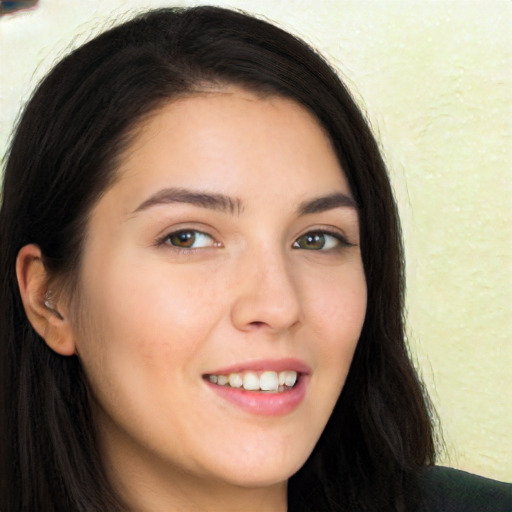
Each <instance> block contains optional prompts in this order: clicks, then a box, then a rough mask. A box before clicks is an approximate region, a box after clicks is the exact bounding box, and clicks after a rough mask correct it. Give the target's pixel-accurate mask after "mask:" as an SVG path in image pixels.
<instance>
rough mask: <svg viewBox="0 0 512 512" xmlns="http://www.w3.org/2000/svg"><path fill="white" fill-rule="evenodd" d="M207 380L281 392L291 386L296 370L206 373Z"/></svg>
mask: <svg viewBox="0 0 512 512" xmlns="http://www.w3.org/2000/svg"><path fill="white" fill-rule="evenodd" d="M208 380H209V381H210V382H212V383H213V384H217V385H219V386H226V385H229V386H230V387H232V388H242V387H243V388H244V389H245V390H247V391H267V392H273V393H276V392H281V391H285V390H286V389H287V388H292V387H293V386H295V384H296V382H297V372H296V371H293V370H288V371H282V372H279V373H278V372H274V371H264V372H262V373H260V374H258V373H257V372H249V371H247V372H243V373H230V374H229V375H213V374H212V375H208Z"/></svg>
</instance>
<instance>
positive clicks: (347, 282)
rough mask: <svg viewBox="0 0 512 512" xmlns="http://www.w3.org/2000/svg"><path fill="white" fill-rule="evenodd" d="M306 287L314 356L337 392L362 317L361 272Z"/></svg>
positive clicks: (364, 297) (363, 284) (363, 286)
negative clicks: (335, 386) (314, 344)
mask: <svg viewBox="0 0 512 512" xmlns="http://www.w3.org/2000/svg"><path fill="white" fill-rule="evenodd" d="M318 284H319V283H317V287H316V288H313V287H308V289H309V290H310V292H309V294H308V295H307V297H306V298H305V301H306V302H307V303H308V304H309V307H307V308H306V311H308V312H309V319H310V326H311V329H312V330H313V331H314V338H315V339H317V340H318V344H317V346H315V347H314V349H315V354H314V356H315V357H316V358H317V359H318V363H319V364H320V365H321V366H322V367H323V368H324V370H325V371H327V372H328V374H329V379H332V380H331V382H333V383H334V382H336V383H337V388H338V389H339V390H341V387H342V386H343V384H344V381H345V378H346V375H347V373H348V370H349V368H350V364H351V362H352V357H353V354H354V351H355V348H356V345H357V342H358V340H359V336H360V334H361V329H362V326H363V323H364V319H365V315H366V301H367V291H366V281H365V278H364V273H363V271H362V269H357V271H354V272H344V273H343V275H340V276H339V279H327V280H325V281H323V283H322V284H323V286H318Z"/></svg>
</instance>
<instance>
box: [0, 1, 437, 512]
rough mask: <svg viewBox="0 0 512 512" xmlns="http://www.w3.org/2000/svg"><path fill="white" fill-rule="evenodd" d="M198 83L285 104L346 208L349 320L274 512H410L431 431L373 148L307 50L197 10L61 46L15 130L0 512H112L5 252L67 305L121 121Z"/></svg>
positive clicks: (111, 499)
mask: <svg viewBox="0 0 512 512" xmlns="http://www.w3.org/2000/svg"><path fill="white" fill-rule="evenodd" d="M209 84H210V85H224V84H232V85H238V86H241V87H244V88H246V89H248V90H250V91H253V92H256V93H258V94H264V95H278V96H282V97H286V98H291V99H292V100H294V101H296V102H298V103H299V104H301V105H302V106H304V107H305V108H306V109H308V110H309V111H310V112H312V114H313V115H314V116H315V117H316V118H317V120H318V121H319V123H320V124H321V125H322V126H323V127H324V129H325V130H326V132H327V134H328V135H329V137H330V139H331V141H332V144H333V147H334V149H335V152H336V154H337V157H338V159H339V162H340V165H341V168H342V169H343V171H344V173H345V175H346V177H347V180H348V182H349V185H350V188H351V191H352V194H353V197H354V199H355V200H356V202H357V204H358V208H359V217H360V231H361V233H360V235H361V252H362V259H363V264H364V271H365V276H366V282H367V288H368V292H367V293H368V302H367V311H366V317H365V321H364V325H363V329H362V333H361V336H360V340H359V342H358V345H357V349H356V352H355V355H354V359H353V362H352V365H351V369H350V372H349V375H348V377H347V380H346V383H345V386H344V388H343V391H342V393H341V396H340V397H339V400H338V402H337V404H336V406H335V408H334V411H333V413H332V416H331V417H330V419H329V422H328V424H327V426H326V428H325V431H324V432H323V434H322V436H321V438H320V440H319V442H318V443H317V445H316V447H315V449H314V451H313V453H312V454H311V456H310V457H309V459H308V460H307V462H306V463H305V465H304V466H303V467H302V468H301V469H300V470H299V471H298V472H297V473H296V474H295V475H293V476H292V477H291V478H290V481H289V485H288V503H289V510H290V512H299V511H319V512H329V511H331V512H334V511H350V512H357V511H375V512H376V511H379V512H382V511H383V510H397V511H398V510H400V511H413V510H416V507H417V500H418V486H417V476H418V472H419V471H420V470H421V468H422V467H424V466H425V465H428V464H432V463H433V462H434V458H435V436H434V430H433V422H432V412H431V408H430V405H429V401H428V397H427V395H426V393H425V391H424V389H423V386H422V384H421V381H420V379H419V378H418V376H417V373H416V371H415V369H414V366H413V364H412V363H411V359H410V355H409V353H408V349H407V344H406V336H405V328H404V262H403V249H402V241H401V231H400V224H399V219H398V214H397V208H396V204H395V201H394V198H393V193H392V189H391V186H390V182H389V177H388V174H387V171H386V167H385V165H384V162H383V159H382V157H381V154H380V151H379V148H378V145H377V143H376V141H375V138H374V136H373V135H372V133H371V130H370V128H369V125H368V123H367V121H366V120H365V118H364V116H363V115H362V113H361V110H360V109H359V108H358V106H357V105H356V103H355V101H354V100H353V99H352V97H351V95H350V93H349V92H348V90H347V88H346V86H345V85H344V84H343V83H342V81H341V80H340V78H339V76H338V75H337V74H336V72H335V71H334V70H333V69H332V68H331V66H329V64H327V63H326V61H325V60H324V59H323V58H322V57H321V56H320V55H319V54H318V53H316V52H315V51H314V50H313V49H312V48H311V47H309V46H308V45H307V44H306V43H304V42H303V41H302V40H300V39H298V38H297V37H295V36H293V35H291V34H289V33H287V32H286V31H284V30H282V29H280V28H278V27H276V26H274V25H273V24H270V23H268V22H267V21H264V20H262V19H258V18H255V17H252V16H249V15H246V14H244V13H241V12H237V11H232V10H227V9H222V8H215V7H206V6H203V7H195V8H188V9H186V8H165V9H158V10H152V11H149V12H147V13H143V14H141V15H138V16H137V17H135V18H133V19H131V20H129V21H127V22H125V23H123V24H121V25H118V26H116V27H114V28H111V29H109V30H108V31H106V32H103V33H102V34H100V35H99V36H97V37H95V38H94V39H92V40H91V41H89V42H88V43H86V44H84V45H83V46H81V47H79V48H78V49H76V50H74V51H72V52H71V53H70V54H69V55H67V56H66V57H65V58H64V59H63V60H61V61H60V62H59V63H58V64H57V65H56V66H55V67H54V68H53V69H52V70H51V72H50V73H49V74H48V75H47V76H46V78H45V79H44V80H43V81H42V82H41V83H40V85H39V86H38V87H37V89H36V91H35V92H34V94H33V96H32V98H31V100H30V101H29V102H28V104H27V105H26V107H25V110H24V112H23V114H22V116H21V117H20V120H19V122H18V123H17V127H16V129H15V132H14V135H13V138H12V142H11V145H10V148H9V150H8V154H7V158H6V166H5V173H4V181H3V190H2V196H1V209H0V269H1V274H0V364H1V368H0V422H1V423H0V426H1V431H0V464H1V466H0V510H1V511H2V512H19V511H31V512H33V511H35V510H37V511H41V512H45V511H72V512H74V511H77V512H78V511H80V512H91V511H109V512H110V511H116V510H124V509H125V508H126V507H125V505H123V504H122V503H121V501H120V500H119V498H118V497H117V496H116V493H115V491H114V490H113V488H112V486H111V485H110V484H109V482H108V479H107V478H106V475H105V472H104V469H103V466H102V457H101V453H99V451H98V448H97V445H96V440H95V434H94V425H93V424H92V421H91V415H90V410H89V404H88V391H87V381H86V378H85V376H84V372H83V369H82V367H81V365H80V362H79V360H78V359H77V357H76V356H69V357H64V356H61V355H58V354H56V353H55V352H53V351H52V350H51V349H50V348H48V346H47V345H46V343H45V342H44V340H43V339H42V338H41V337H40V336H39V335H38V334H37V333H36V332H35V330H34V329H33V328H32V326H31V325H30V323H29V322H28V320H27V317H26V315H25V312H24V309H23V305H22V302H21V298H20V293H19V289H18V284H17V280H16V274H15V262H16V257H17V254H18V252H19V250H20V249H21V247H23V246H24V245H26V244H29V243H34V244H37V245H38V246H39V247H40V249H41V251H42V254H43V260H44V264H45V266H46V268H47V270H48V272H49V274H50V275H51V276H53V277H55V278H58V279H60V280H61V282H63V283H67V285H68V286H70V287H71V289H73V290H74V293H78V294H79V293H80V287H79V286H78V273H79V268H80V256H81V253H82V247H83V244H84V243H86V240H85V239H84V234H85V232H86V226H87V219H88V213H89V212H90V210H91V208H92V207H93V205H94V204H95V202H96V201H98V199H99V198H100V197H101V195H102V193H103V192H104V191H105V190H106V189H107V188H108V187H109V186H111V184H112V183H114V182H115V179H116V169H117V164H118V161H119V157H120V155H121V154H122V153H123V151H124V150H125V148H126V147H127V146H128V145H129V143H130V141H131V140H132V138H133V134H134V132H135V128H136V127H137V126H139V125H140V123H141V121H142V120H143V119H144V118H145V117H146V116H148V115H149V114H151V113H152V112H154V111H155V110H156V109H158V108H159V107H160V106H162V105H163V104H164V103H166V102H169V101H172V100H173V99H175V98H177V97H179V96H183V95H190V94H194V93H195V92H197V91H198V90H200V89H201V88H202V87H204V86H205V85H209ZM177 136H179V134H177ZM325 321H326V322H328V321H329V319H328V318H326V319H325Z"/></svg>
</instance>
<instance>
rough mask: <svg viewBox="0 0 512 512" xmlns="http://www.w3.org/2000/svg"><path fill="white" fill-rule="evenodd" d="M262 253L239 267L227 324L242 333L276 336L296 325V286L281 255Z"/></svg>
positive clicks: (299, 311) (299, 306) (246, 260)
mask: <svg viewBox="0 0 512 512" xmlns="http://www.w3.org/2000/svg"><path fill="white" fill-rule="evenodd" d="M262 252H264V251H261V252H260V251H258V253H257V254H255V253H252V254H251V255H250V256H248V257H247V258H244V262H243V263H241V264H240V269H239V271H238V276H237V283H236V284H235V287H234V288H235V291H236V293H235V296H234V301H233V304H232V309H231V320H232V323H233V325H234V326H235V327H236V328H237V329H239V330H242V331H253V330H267V331H269V332H273V333H278V332H282V331H285V330H287V329H290V328H291V327H293V326H294V325H295V324H297V323H298V322H299V321H300V316H301V302H300V300H299V293H298V289H297V288H298V286H297V285H298V283H296V281H295V280H294V278H293V273H292V272H291V269H290V268H289V265H287V264H286V259H285V256H284V255H283V254H270V253H269V252H266V253H265V254H262ZM276 253H277V251H276Z"/></svg>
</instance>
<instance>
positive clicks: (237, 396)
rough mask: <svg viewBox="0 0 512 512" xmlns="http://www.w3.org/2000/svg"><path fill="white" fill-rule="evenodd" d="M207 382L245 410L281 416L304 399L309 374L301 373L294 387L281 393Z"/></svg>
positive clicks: (220, 394) (262, 414)
mask: <svg viewBox="0 0 512 512" xmlns="http://www.w3.org/2000/svg"><path fill="white" fill-rule="evenodd" d="M205 383H206V384H207V385H208V386H209V387H210V388H211V389H212V390H213V391H214V392H215V393H217V394H218V395H219V396H220V397H222V398H224V399H225V400H227V401H228V402H231V403H232V404H235V405H236V406H238V407H240V408H241V409H243V410H244V411H247V412H250V413H252V414H259V415H261V416H281V415H284V414H289V413H290V412H292V411H293V410H294V409H296V408H297V407H298V406H299V404H300V403H301V402H302V400H303V399H304V396H305V394H306V386H307V376H306V375H301V376H300V378H299V380H298V381H297V384H296V385H295V386H294V387H293V388H291V389H289V390H287V391H282V392H280V393H262V392H257V391H247V390H245V389H243V388H231V387H229V386H219V385H217V384H213V383H212V382H209V381H207V380H205Z"/></svg>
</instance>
